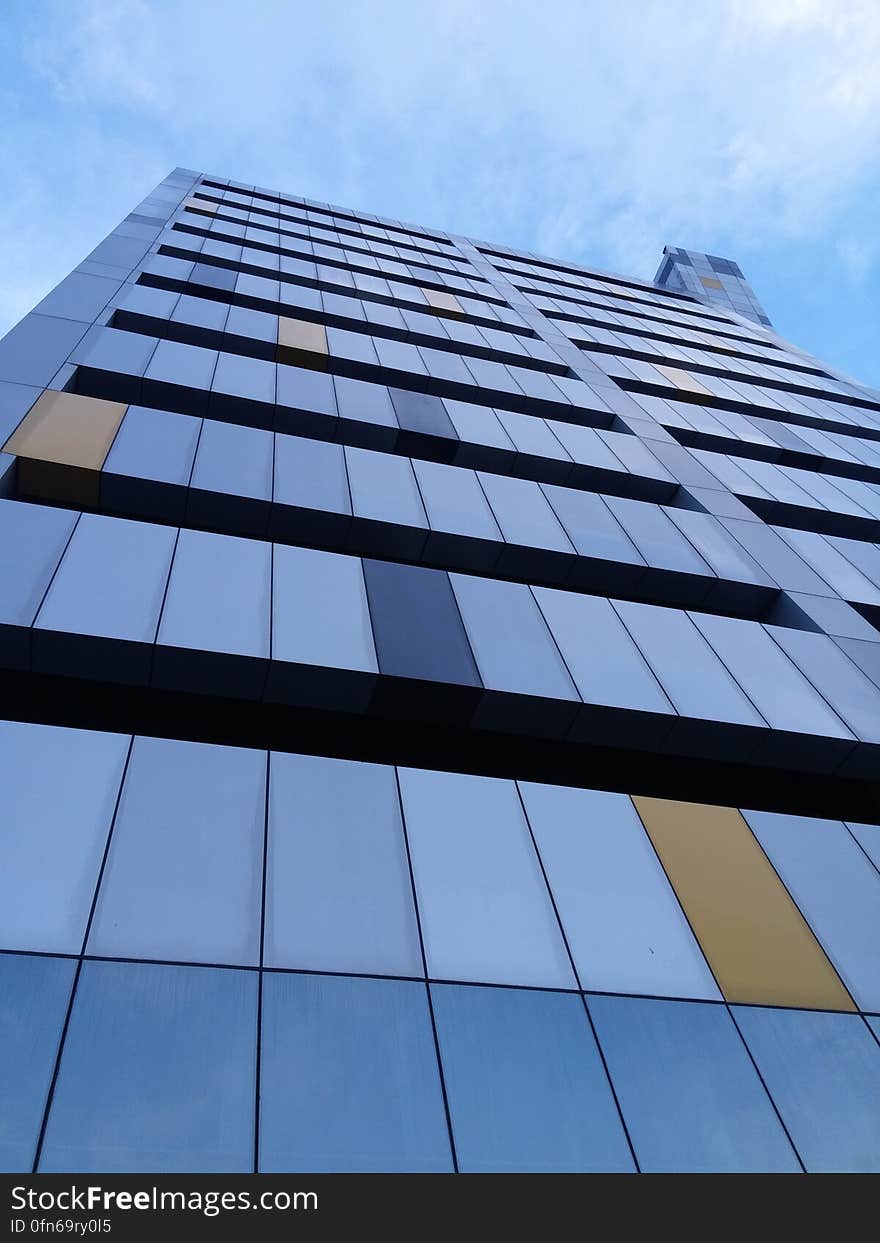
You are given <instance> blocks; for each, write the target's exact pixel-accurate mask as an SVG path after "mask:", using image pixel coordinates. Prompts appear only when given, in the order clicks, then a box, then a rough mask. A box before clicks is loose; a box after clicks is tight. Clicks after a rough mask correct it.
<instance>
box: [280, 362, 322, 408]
mask: <svg viewBox="0 0 880 1243" xmlns="http://www.w3.org/2000/svg"><path fill="white" fill-rule="evenodd" d="M277 401H278V405H279V406H289V407H290V408H291V409H294V410H304V411H306V412H308V413H315V414H326V415H330V416H334V417H335V415H336V395H335V393H334V391H333V377H332V376H329V375H325V374H324V373H323V372H321V371H310V370H309V369H308V368H306V367H289V366H287V364H286V363H279V364H278V367H277Z"/></svg>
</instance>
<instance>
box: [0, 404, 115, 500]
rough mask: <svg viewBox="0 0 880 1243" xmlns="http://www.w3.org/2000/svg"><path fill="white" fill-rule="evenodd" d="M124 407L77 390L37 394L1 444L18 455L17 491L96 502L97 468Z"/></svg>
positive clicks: (102, 459) (25, 493)
mask: <svg viewBox="0 0 880 1243" xmlns="http://www.w3.org/2000/svg"><path fill="white" fill-rule="evenodd" d="M126 409H127V407H126V406H125V405H123V404H122V402H118V401H103V400H100V399H98V398H95V397H80V396H79V395H78V394H76V393H56V392H45V393H41V394H40V396H39V397H38V398H37V400H36V401H35V402H34V404H33V406H31V408H30V410H29V411H28V413H27V414H26V415H25V417H24V419H22V421H21V423H19V425H18V427H17V428H16V429H15V431H14V432H13V433H12V435H11V436H10V437H9V439H8V440H7V442H6V444H5V445H4V446H3V451H4V452H5V453H14V454H16V455H17V456H18V458H19V459H20V460H19V466H18V487H19V493H20V494H21V495H23V496H25V495H26V496H34V497H46V498H49V499H51V500H58V501H71V502H75V503H82V504H84V505H92V504H97V500H98V472H99V471H100V469H101V467H102V466H103V464H104V459H105V457H106V456H107V453H108V451H109V449H110V446H111V444H112V443H113V438H114V436H115V435H116V433H117V431H118V430H119V424H120V423H121V422H122V416H123V415H124V414H125V411H126Z"/></svg>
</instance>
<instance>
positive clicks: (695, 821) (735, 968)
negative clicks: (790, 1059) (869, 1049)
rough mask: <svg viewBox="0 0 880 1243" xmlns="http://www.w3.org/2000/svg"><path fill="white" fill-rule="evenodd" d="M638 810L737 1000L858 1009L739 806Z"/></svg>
mask: <svg viewBox="0 0 880 1243" xmlns="http://www.w3.org/2000/svg"><path fill="white" fill-rule="evenodd" d="M633 803H634V804H635V807H636V810H637V811H638V813H639V815H640V816H641V818H642V821H643V823H644V825H645V828H646V829H647V831H648V835H649V837H650V838H651V841H652V842H653V843H654V847H655V849H656V851H657V854H658V855H659V856H660V860H661V862H662V863H663V866H664V868H665V869H666V872H667V875H668V876H669V879H670V881H671V883H672V887H673V888H674V889H675V892H676V893H677V895H678V900H679V901H680V902H681V905H682V907H683V908H684V911H685V914H686V915H687V917H688V919H689V920H690V923H691V926H692V928H693V930H694V933H695V934H696V937H697V940H698V941H699V942H700V945H701V946H702V948H703V953H704V954H705V955H706V958H707V959H708V961H709V965H710V966H711V968H712V970H713V971H714V973H715V977H716V979H717V980H718V983H719V985H720V987H721V991H722V992H723V993H724V996H725V998H726V999H727V1000H728V1001H731V1002H742V1003H746V1004H748V1003H755V1004H760V1005H766V1006H803V1007H806V1008H808V1009H815V1010H855V1008H856V1007H855V1005H854V1004H853V1001H852V999H851V997H850V996H849V994H848V993H847V991H846V989H845V988H844V986H843V984H842V983H841V981H840V979H839V978H838V975H837V973H836V972H835V970H834V968H833V967H832V965H831V963H830V962H829V961H828V958H827V957H826V955H825V952H824V950H823V949H822V947H821V946H820V945H819V943H818V941H817V940H816V938H815V937H814V936H813V933H812V931H811V930H810V928H809V927H808V925H807V923H806V922H805V920H804V918H803V916H802V915H801V913H800V912H799V911H798V909H797V907H796V906H795V904H794V902H793V901H792V899H791V897H790V896H789V894H788V891H787V890H786V888H785V886H784V885H783V884H782V881H781V880H780V879H779V877H778V876H777V875H776V872H775V871H774V870H773V867H772V866H771V864H770V862H769V861H768V859H767V857H766V855H765V854H764V852H763V850H762V849H761V847H760V845H759V843H758V841H757V839H756V837H755V836H754V834H753V833H752V831H751V829H750V828H749V826H748V825H747V824H746V822H745V820H744V819H743V817H742V816H741V815H740V813H739V812H738V811H737V810H736V808H734V807H707V806H704V805H702V804H699V803H678V802H673V801H672V800H669V799H660V798H640V797H633Z"/></svg>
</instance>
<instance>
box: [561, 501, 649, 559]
mask: <svg viewBox="0 0 880 1243" xmlns="http://www.w3.org/2000/svg"><path fill="white" fill-rule="evenodd" d="M542 491H543V492H544V495H545V496H546V497H547V499H548V500H549V501H550V504H551V505H552V506H553V509H554V510H555V511H556V514H557V515H558V517H559V520H560V522H561V523H562V525H563V526H564V527H565V530H566V533H567V534H568V537H569V539H570V540H571V542H572V543H573V544H574V546H575V548H576V549H577V551H578V552H579V553H580V554H581V555H582V556H584V557H604V558H607V559H608V560H611V561H625V562H627V563H631V564H633V565H644V564H645V561H644V558H643V557H642V555H641V553H639V552H638V551H637V550H636V546H635V544H633V542H632V541H631V540H630V539H629V537H628V536H627V535H626V534H625V533H624V530H623V527H622V526H621V525H620V524H619V523H618V521H617V519H616V518H615V517H614V515H613V514H612V513H611V511H610V510H609V509H608V506H607V505H606V504H605V502H604V501H603V500H602V497H601V496H597V495H596V494H595V493H592V492H580V491H578V489H577V488H560V487H557V486H556V485H554V484H542Z"/></svg>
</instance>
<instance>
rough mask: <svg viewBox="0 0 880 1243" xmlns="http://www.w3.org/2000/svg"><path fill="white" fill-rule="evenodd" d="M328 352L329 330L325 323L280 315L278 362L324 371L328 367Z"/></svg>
mask: <svg viewBox="0 0 880 1243" xmlns="http://www.w3.org/2000/svg"><path fill="white" fill-rule="evenodd" d="M327 352H328V351H327V331H326V329H325V328H324V325H323V324H312V323H310V322H309V321H308V320H306V319H289V318H288V317H287V316H285V315H282V316H280V317H279V319H278V349H277V358H278V362H280V363H293V364H294V365H295V366H299V367H311V368H312V369H313V370H315V371H324V370H326V368H327Z"/></svg>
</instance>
